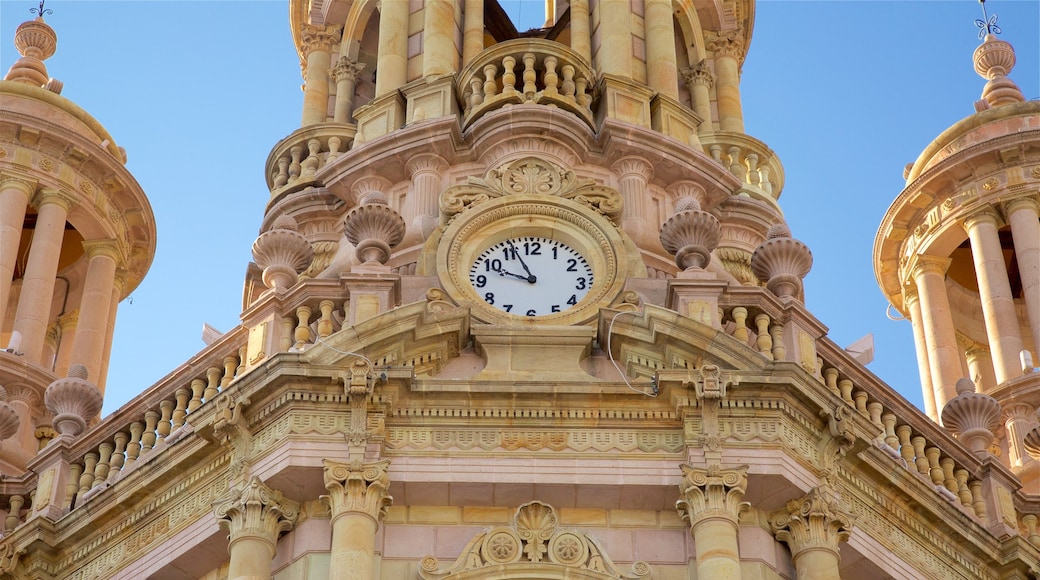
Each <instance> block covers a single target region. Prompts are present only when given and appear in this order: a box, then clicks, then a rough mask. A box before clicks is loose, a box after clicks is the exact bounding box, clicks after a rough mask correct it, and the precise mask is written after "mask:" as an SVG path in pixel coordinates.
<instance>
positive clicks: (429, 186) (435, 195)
mask: <svg viewBox="0 0 1040 580" xmlns="http://www.w3.org/2000/svg"><path fill="white" fill-rule="evenodd" d="M447 168H448V163H447V162H446V161H445V160H444V159H442V158H441V157H440V156H438V155H434V154H432V153H428V154H422V155H416V156H414V157H412V158H411V159H409V160H408V163H406V164H405V169H407V170H408V173H409V175H411V178H412V195H413V196H414V199H415V216H414V219H413V222H412V223H416V221H415V220H418V221H419V222H420V223H419V225H420V228H421V229H422V235H423V238H425V237H426V236H428V235H429V234H430V233H431V232H432V229H431V228H436V227H437V221H438V220H439V219H440V210H439V209H438V207H437V203H438V200H439V198H440V193H441V191H440V185H441V172H442V171H444V170H445V169H447ZM427 229H430V231H426V230H427Z"/></svg>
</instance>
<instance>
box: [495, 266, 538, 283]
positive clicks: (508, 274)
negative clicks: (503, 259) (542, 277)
mask: <svg viewBox="0 0 1040 580" xmlns="http://www.w3.org/2000/svg"><path fill="white" fill-rule="evenodd" d="M495 271H496V272H498V275H499V276H512V277H513V278H519V279H520V280H523V281H525V282H530V281H531V276H523V275H521V274H514V273H512V272H507V271H505V270H503V269H501V268H499V269H498V270H495Z"/></svg>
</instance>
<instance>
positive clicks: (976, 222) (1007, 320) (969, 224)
mask: <svg viewBox="0 0 1040 580" xmlns="http://www.w3.org/2000/svg"><path fill="white" fill-rule="evenodd" d="M964 229H965V230H967V232H968V239H969V240H970V241H971V255H972V259H973V260H974V262H975V277H976V278H977V279H978V282H979V297H980V298H981V300H982V317H983V319H984V320H985V322H986V337H987V338H988V339H989V349H990V353H992V355H993V371H994V373H995V374H996V376H997V384H1000V383H1003V382H1004V381H1006V380H1008V379H1012V378H1015V377H1017V376H1019V375H1021V374H1022V368H1021V365H1020V363H1019V359H1018V354H1019V353H1020V352H1022V335H1021V333H1020V332H1019V325H1018V315H1017V313H1016V312H1015V300H1014V297H1013V296H1012V295H1011V283H1010V282H1008V274H1007V268H1006V267H1005V266H1004V253H1003V250H1002V249H1001V247H1000V237H999V235H998V234H997V215H996V213H994V212H993V211H992V210H990V209H986V210H983V211H980V212H978V213H976V214H974V215H972V216H970V217H968V218H967V219H965V220H964Z"/></svg>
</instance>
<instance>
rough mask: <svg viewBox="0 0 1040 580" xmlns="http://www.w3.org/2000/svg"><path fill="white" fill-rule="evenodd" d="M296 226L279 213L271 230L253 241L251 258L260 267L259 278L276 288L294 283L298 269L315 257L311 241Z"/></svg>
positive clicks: (289, 217) (286, 286) (304, 268)
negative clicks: (261, 270)
mask: <svg viewBox="0 0 1040 580" xmlns="http://www.w3.org/2000/svg"><path fill="white" fill-rule="evenodd" d="M298 228H299V226H298V225H297V223H296V220H294V219H293V218H292V217H291V216H287V215H284V216H280V217H279V218H278V219H276V220H275V221H274V223H273V224H272V226H271V229H270V230H268V231H266V232H264V233H262V234H260V236H259V237H257V238H256V241H255V242H253V260H255V261H256V264H257V265H258V266H260V267H261V268H263V274H261V279H262V280H263V282H264V285H265V286H267V287H268V288H272V289H274V290H275V291H276V292H281V291H284V290H285V289H287V288H289V287H290V286H292V285H293V284H295V283H296V281H297V280H299V274H300V272H303V271H304V270H306V269H307V266H309V265H310V263H311V260H312V259H313V258H314V250H313V249H312V248H311V244H310V242H308V241H307V238H306V237H304V236H303V234H301V233H300V232H299V231H297V230H298Z"/></svg>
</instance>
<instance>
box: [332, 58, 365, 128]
mask: <svg viewBox="0 0 1040 580" xmlns="http://www.w3.org/2000/svg"><path fill="white" fill-rule="evenodd" d="M364 68H365V63H363V62H357V61H356V60H354V59H352V58H350V57H349V56H341V57H339V60H338V61H336V64H335V65H334V66H333V67H332V68H330V69H329V75H330V76H331V77H332V79H333V80H334V81H336V105H335V107H334V108H333V112H332V120H333V121H335V122H337V123H350V122H351V120H352V118H353V115H354V91H355V89H356V88H357V80H358V76H359V75H360V74H361V71H362V70H364Z"/></svg>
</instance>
